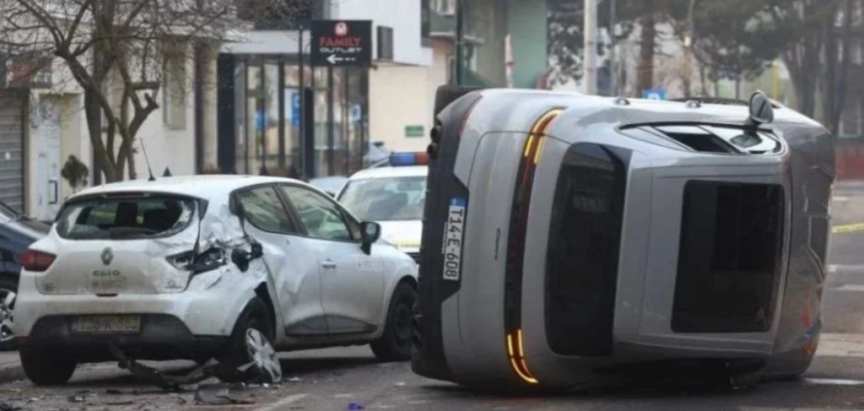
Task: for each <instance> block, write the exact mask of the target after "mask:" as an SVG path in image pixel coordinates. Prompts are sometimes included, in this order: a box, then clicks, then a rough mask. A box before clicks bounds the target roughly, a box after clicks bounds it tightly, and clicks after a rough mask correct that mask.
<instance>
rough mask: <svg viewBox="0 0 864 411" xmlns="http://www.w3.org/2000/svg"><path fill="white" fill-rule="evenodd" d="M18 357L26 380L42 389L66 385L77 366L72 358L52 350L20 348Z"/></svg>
mask: <svg viewBox="0 0 864 411" xmlns="http://www.w3.org/2000/svg"><path fill="white" fill-rule="evenodd" d="M19 355H20V357H21V366H22V368H24V373H25V374H27V378H28V379H29V380H30V381H31V382H32V383H33V384H36V385H38V386H43V387H50V386H56V385H63V384H66V383H67V382H69V379H70V378H72V374H74V373H75V367H77V366H78V362H77V361H76V360H75V358H74V357H71V356H69V355H68V354H66V353H63V352H59V351H54V350H46V349H31V348H22V349H21V351H20V352H19Z"/></svg>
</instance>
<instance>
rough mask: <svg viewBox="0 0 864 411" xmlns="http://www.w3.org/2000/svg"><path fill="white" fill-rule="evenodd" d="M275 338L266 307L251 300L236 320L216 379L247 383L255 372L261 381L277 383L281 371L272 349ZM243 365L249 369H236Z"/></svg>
mask: <svg viewBox="0 0 864 411" xmlns="http://www.w3.org/2000/svg"><path fill="white" fill-rule="evenodd" d="M275 335H276V333H275V330H274V328H273V321H271V320H270V312H269V311H268V310H267V306H266V305H265V304H264V302H263V301H261V299H259V298H257V297H256V298H254V299H252V300H251V301H250V302H249V304H247V305H246V308H245V309H244V310H243V312H242V313H241V314H240V317H239V318H238V319H237V323H236V324H235V325H234V331H233V332H232V334H231V340H230V341H229V342H228V345H227V346H226V347H225V350H224V352H223V353H222V355H220V356H219V362H220V368H221V370H220V372H219V378H220V379H221V380H223V381H225V382H240V381H248V380H249V379H250V378H249V373H250V372H256V373H257V374H258V377H259V379H260V380H262V381H261V382H266V383H276V382H280V381H281V380H282V369H281V367H280V366H279V359H278V358H277V357H276V350H274V349H273V340H274V339H275ZM247 365H250V367H249V368H253V370H240V368H242V367H244V366H247Z"/></svg>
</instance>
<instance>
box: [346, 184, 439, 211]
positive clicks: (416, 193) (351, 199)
mask: <svg viewBox="0 0 864 411" xmlns="http://www.w3.org/2000/svg"><path fill="white" fill-rule="evenodd" d="M425 201H426V177H391V178H369V179H358V180H351V181H350V182H349V183H348V185H347V186H346V187H345V190H344V191H343V192H342V194H341V195H340V196H339V202H341V203H342V205H344V206H345V207H346V208H348V209H349V210H351V212H352V213H354V215H355V216H357V218H359V219H361V220H363V221H411V220H422V219H423V207H424V205H425Z"/></svg>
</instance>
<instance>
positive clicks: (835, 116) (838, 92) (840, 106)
mask: <svg viewBox="0 0 864 411" xmlns="http://www.w3.org/2000/svg"><path fill="white" fill-rule="evenodd" d="M854 9H855V7H854V6H853V0H846V7H845V10H844V11H843V33H842V36H843V38H842V39H840V40H839V42H840V45H841V48H842V51H843V53H842V55H841V56H839V58H840V72H839V73H837V75H836V83H831V84H832V87H833V88H834V101H833V109H832V110H833V113H832V117H831V118H830V119H831V123H832V124H834V127H835V128H834V129H833V130H832V131H833V132H834V133H835V134H836V133H837V132H838V131H839V130H840V118H841V115H842V114H843V111H844V108H845V105H846V104H845V103H846V79H847V78H848V75H849V64H850V59H851V57H852V53H851V52H852V50H851V49H852V13H853V12H854V11H855V10H854ZM835 40H836V37H835Z"/></svg>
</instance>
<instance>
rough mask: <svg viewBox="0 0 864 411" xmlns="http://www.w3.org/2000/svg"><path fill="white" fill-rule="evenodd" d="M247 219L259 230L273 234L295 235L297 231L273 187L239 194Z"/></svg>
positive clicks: (254, 189)
mask: <svg viewBox="0 0 864 411" xmlns="http://www.w3.org/2000/svg"><path fill="white" fill-rule="evenodd" d="M237 197H238V199H239V200H240V204H242V205H243V213H244V214H245V215H246V219H247V220H248V221H249V222H250V223H252V225H254V226H255V227H257V228H258V229H261V230H264V231H269V232H271V233H283V234H294V233H296V232H297V230H296V229H295V227H294V224H292V223H291V219H290V218H289V217H288V211H286V210H285V206H284V205H283V204H282V200H281V199H279V195H278V194H277V192H276V189H274V188H273V187H270V186H267V187H259V188H253V189H251V190H246V191H241V192H239V193H238V194H237Z"/></svg>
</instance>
